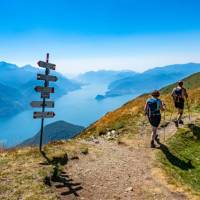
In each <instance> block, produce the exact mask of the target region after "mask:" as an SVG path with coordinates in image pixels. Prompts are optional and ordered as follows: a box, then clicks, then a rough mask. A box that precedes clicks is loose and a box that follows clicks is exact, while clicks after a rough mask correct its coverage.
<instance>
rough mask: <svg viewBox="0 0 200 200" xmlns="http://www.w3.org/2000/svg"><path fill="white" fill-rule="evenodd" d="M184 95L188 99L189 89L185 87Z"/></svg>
mask: <svg viewBox="0 0 200 200" xmlns="http://www.w3.org/2000/svg"><path fill="white" fill-rule="evenodd" d="M183 91H184V96H185V98H186V99H187V98H188V93H187V90H186V89H185V88H184V90H183Z"/></svg>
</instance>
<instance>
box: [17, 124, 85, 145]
mask: <svg viewBox="0 0 200 200" xmlns="http://www.w3.org/2000/svg"><path fill="white" fill-rule="evenodd" d="M83 129H84V127H83V126H78V125H74V124H71V123H68V122H65V121H56V122H53V123H51V124H48V125H46V126H45V127H44V135H43V144H47V143H49V142H52V141H57V140H66V139H69V138H72V137H74V136H76V135H77V134H79V133H80V132H81V131H82V130H83ZM39 142H40V131H39V132H38V133H37V134H36V135H34V136H33V137H32V138H29V139H27V140H25V141H24V142H22V143H21V144H19V145H17V146H34V145H39Z"/></svg>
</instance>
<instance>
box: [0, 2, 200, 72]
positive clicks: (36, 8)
mask: <svg viewBox="0 0 200 200" xmlns="http://www.w3.org/2000/svg"><path fill="white" fill-rule="evenodd" d="M199 8H200V1H199V0H101V1H100V0H0V9H1V12H0V47H1V48H0V60H3V61H6V62H11V63H15V64H17V65H20V66H23V65H26V64H31V65H36V63H37V61H38V60H44V59H45V54H46V53H47V52H49V53H50V62H52V63H55V64H56V65H57V70H58V71H60V72H62V73H65V74H77V73H82V72H85V71H90V70H99V69H112V70H124V69H131V70H135V71H139V72H142V71H144V70H146V69H149V68H153V67H157V66H164V65H169V64H175V63H187V62H200V40H199V38H200V23H199V21H200V12H199Z"/></svg>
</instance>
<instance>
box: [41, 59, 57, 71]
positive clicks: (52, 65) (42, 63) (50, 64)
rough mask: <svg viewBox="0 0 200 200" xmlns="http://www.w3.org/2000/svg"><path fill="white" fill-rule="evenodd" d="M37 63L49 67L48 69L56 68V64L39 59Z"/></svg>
mask: <svg viewBox="0 0 200 200" xmlns="http://www.w3.org/2000/svg"><path fill="white" fill-rule="evenodd" d="M37 64H38V66H40V67H43V68H48V69H52V70H55V69H56V65H55V64H52V63H48V62H44V61H39V62H38V63H37Z"/></svg>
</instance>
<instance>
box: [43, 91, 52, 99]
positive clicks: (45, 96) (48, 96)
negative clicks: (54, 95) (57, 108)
mask: <svg viewBox="0 0 200 200" xmlns="http://www.w3.org/2000/svg"><path fill="white" fill-rule="evenodd" d="M41 98H47V99H49V98H50V93H49V92H41Z"/></svg>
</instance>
